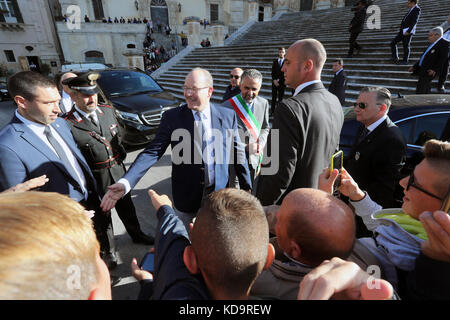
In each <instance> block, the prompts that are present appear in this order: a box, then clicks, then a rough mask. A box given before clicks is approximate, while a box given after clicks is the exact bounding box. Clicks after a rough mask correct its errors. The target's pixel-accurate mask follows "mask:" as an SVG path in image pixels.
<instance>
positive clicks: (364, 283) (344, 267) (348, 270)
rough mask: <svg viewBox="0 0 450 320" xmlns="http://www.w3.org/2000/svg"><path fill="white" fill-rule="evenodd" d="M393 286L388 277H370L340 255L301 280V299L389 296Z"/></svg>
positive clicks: (389, 297) (390, 296) (381, 297)
mask: <svg viewBox="0 0 450 320" xmlns="http://www.w3.org/2000/svg"><path fill="white" fill-rule="evenodd" d="M393 292H394V289H393V287H392V285H391V284H390V283H389V282H387V281H386V280H382V279H374V278H372V279H371V276H370V275H369V274H368V273H367V272H365V271H363V270H362V269H361V268H360V267H359V266H358V265H357V264H356V263H354V262H349V261H344V260H342V259H340V258H333V259H331V261H330V260H325V261H324V262H323V263H322V264H321V265H320V266H318V267H317V268H315V269H314V270H312V271H311V272H309V273H308V274H307V275H306V276H305V277H304V278H303V280H302V282H300V290H299V292H298V297H297V298H298V299H299V300H327V299H330V298H335V299H351V300H387V299H391V298H392V295H393Z"/></svg>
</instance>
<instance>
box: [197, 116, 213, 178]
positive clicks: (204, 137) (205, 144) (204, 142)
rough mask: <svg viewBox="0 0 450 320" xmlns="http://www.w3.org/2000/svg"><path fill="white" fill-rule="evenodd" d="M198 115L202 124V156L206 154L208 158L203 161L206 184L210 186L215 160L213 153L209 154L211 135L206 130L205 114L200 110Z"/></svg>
mask: <svg viewBox="0 0 450 320" xmlns="http://www.w3.org/2000/svg"><path fill="white" fill-rule="evenodd" d="M196 115H197V119H198V120H199V121H200V126H201V129H202V130H201V139H202V156H203V154H205V155H206V159H203V163H204V166H205V186H210V185H211V183H212V182H211V177H210V175H209V170H211V169H212V168H211V166H212V165H213V163H214V161H212V160H211V155H210V154H209V148H208V143H209V136H208V133H207V131H206V126H205V121H204V120H205V115H203V114H202V113H201V112H200V111H197V112H196Z"/></svg>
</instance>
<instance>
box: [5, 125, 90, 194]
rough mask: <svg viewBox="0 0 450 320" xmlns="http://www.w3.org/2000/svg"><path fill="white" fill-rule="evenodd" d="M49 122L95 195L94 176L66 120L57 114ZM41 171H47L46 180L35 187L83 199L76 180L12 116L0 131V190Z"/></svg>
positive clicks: (50, 151)
mask: <svg viewBox="0 0 450 320" xmlns="http://www.w3.org/2000/svg"><path fill="white" fill-rule="evenodd" d="M51 126H52V127H53V129H55V130H56V131H57V132H58V133H59V135H60V136H61V138H62V139H64V141H65V142H66V144H67V146H68V147H69V148H70V150H71V151H72V153H73V155H74V156H75V158H76V159H77V160H78V163H79V164H80V167H81V168H82V170H83V173H84V176H85V178H86V182H87V189H88V192H89V193H92V194H95V195H97V185H96V182H95V179H94V177H93V175H92V173H91V170H90V169H89V166H88V164H87V162H86V160H85V158H84V156H83V155H82V154H81V152H80V150H79V149H78V147H77V144H76V143H75V141H74V139H73V137H72V134H71V133H70V128H69V126H68V125H67V123H66V122H65V121H64V120H63V119H61V118H57V119H56V120H55V122H53V123H52V124H51ZM43 174H46V175H47V177H48V178H49V181H48V182H47V183H46V184H45V185H43V186H42V187H40V188H39V189H38V190H39V191H48V192H58V193H61V194H66V195H68V196H69V197H71V198H72V199H74V200H76V201H80V200H82V199H83V194H82V189H81V187H80V186H79V183H78V182H77V180H76V178H75V177H72V176H71V174H70V173H69V171H67V170H66V168H65V166H64V164H63V162H61V160H60V159H59V158H58V156H57V155H56V153H55V152H54V151H53V150H52V149H50V147H49V146H47V144H45V143H44V142H43V141H42V140H41V139H40V138H39V137H38V136H36V135H35V134H34V132H33V131H31V130H30V129H28V128H27V126H26V125H25V124H24V123H23V122H22V121H20V120H19V119H18V118H17V117H16V116H14V117H13V118H12V120H11V122H10V123H9V124H7V125H6V126H5V127H4V128H3V129H2V130H1V131H0V191H3V190H5V189H8V188H10V187H13V186H15V185H16V184H19V183H22V182H24V181H26V180H28V179H32V178H36V177H39V176H41V175H43Z"/></svg>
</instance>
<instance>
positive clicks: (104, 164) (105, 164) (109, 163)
mask: <svg viewBox="0 0 450 320" xmlns="http://www.w3.org/2000/svg"><path fill="white" fill-rule="evenodd" d="M118 157H119V154H116V155H115V156H113V157H111V158H109V159H108V160H105V161H100V162H95V163H94V164H93V165H92V168H91V169H92V170H101V169H108V168H112V167H114V166H115V165H116V164H118V162H117V158H118Z"/></svg>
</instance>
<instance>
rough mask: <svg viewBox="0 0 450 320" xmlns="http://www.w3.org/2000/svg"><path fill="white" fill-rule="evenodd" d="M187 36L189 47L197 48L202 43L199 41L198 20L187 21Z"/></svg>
mask: <svg viewBox="0 0 450 320" xmlns="http://www.w3.org/2000/svg"><path fill="white" fill-rule="evenodd" d="M187 36H188V44H189V45H191V46H198V45H200V42H201V41H202V40H201V39H200V18H198V20H197V19H189V20H188V21H187Z"/></svg>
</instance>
